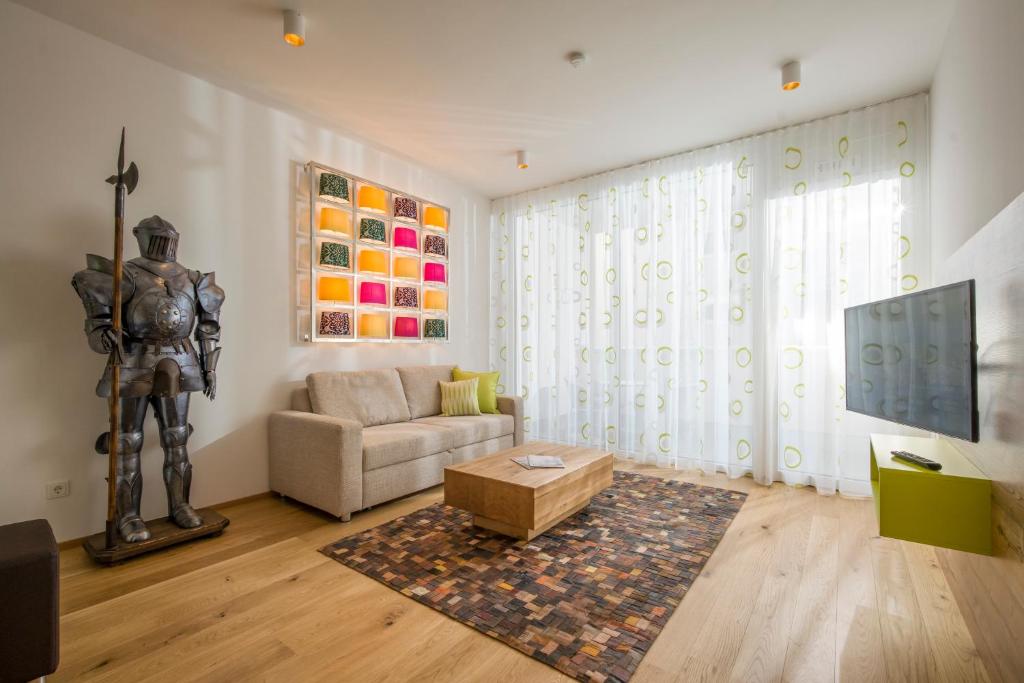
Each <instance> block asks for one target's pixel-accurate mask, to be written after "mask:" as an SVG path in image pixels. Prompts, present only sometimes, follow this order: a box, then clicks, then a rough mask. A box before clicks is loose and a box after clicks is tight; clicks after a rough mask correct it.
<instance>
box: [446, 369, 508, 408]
mask: <svg viewBox="0 0 1024 683" xmlns="http://www.w3.org/2000/svg"><path fill="white" fill-rule="evenodd" d="M500 376H501V373H500V372H469V371H467V370H460V369H459V368H457V367H456V368H455V369H454V370H452V379H453V380H455V381H456V382H458V381H459V380H464V379H473V378H474V377H475V378H477V379H479V380H480V389H479V396H480V412H481V413H493V414H495V415H496V414H498V412H499V411H498V377H500Z"/></svg>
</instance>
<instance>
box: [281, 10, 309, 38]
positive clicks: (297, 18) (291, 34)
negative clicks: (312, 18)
mask: <svg viewBox="0 0 1024 683" xmlns="http://www.w3.org/2000/svg"><path fill="white" fill-rule="evenodd" d="M284 42H286V43H288V44H289V45H294V46H295V47H300V46H302V45H305V44H306V17H304V16H302V15H301V14H299V13H298V12H296V11H295V10H293V9H286V10H285V11H284Z"/></svg>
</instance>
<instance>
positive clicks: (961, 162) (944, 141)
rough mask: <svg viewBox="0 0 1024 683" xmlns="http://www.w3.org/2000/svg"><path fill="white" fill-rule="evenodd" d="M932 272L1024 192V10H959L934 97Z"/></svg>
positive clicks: (1016, 6) (966, 5) (1002, 0)
mask: <svg viewBox="0 0 1024 683" xmlns="http://www.w3.org/2000/svg"><path fill="white" fill-rule="evenodd" d="M931 108H932V109H931V117H932V121H931V131H932V149H931V174H932V175H931V178H932V192H931V195H932V210H931V216H932V226H933V234H934V237H933V240H932V245H933V246H932V264H933V268H934V269H939V268H940V267H941V265H942V264H943V263H944V262H945V260H946V258H948V257H949V256H950V255H951V254H953V252H955V251H956V250H957V249H958V248H959V247H960V245H961V244H963V243H964V242H965V241H967V239H968V238H969V237H970V236H971V235H973V234H974V233H975V232H977V231H978V230H980V229H981V227H982V226H983V225H985V224H986V223H988V222H989V220H991V218H992V217H993V216H995V215H996V214H997V213H999V211H1000V210H1002V208H1003V207H1005V206H1006V205H1007V204H1009V203H1010V201H1011V200H1012V199H1013V198H1014V197H1016V196H1017V195H1018V194H1020V193H1021V192H1022V191H1024V161H1022V160H1024V2H1022V0H960V1H959V2H958V3H957V7H956V10H955V12H954V15H953V19H952V21H951V22H950V27H949V34H948V35H947V37H946V43H945V45H944V47H943V50H942V56H941V59H940V62H939V66H938V69H937V70H936V73H935V80H934V82H933V84H932V96H931Z"/></svg>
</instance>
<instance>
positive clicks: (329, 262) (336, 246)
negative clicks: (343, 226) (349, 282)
mask: <svg viewBox="0 0 1024 683" xmlns="http://www.w3.org/2000/svg"><path fill="white" fill-rule="evenodd" d="M320 265H322V266H335V267H337V268H349V267H351V261H350V260H349V248H348V245H347V244H341V243H340V242H323V243H321V244H320Z"/></svg>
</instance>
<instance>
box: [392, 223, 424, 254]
mask: <svg viewBox="0 0 1024 683" xmlns="http://www.w3.org/2000/svg"><path fill="white" fill-rule="evenodd" d="M392 235H393V237H392V239H394V241H395V246H396V247H406V248H408V249H416V248H417V247H418V245H417V244H416V231H415V230H413V229H412V228H400V227H396V228H395V230H394V232H393V233H392Z"/></svg>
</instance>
